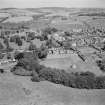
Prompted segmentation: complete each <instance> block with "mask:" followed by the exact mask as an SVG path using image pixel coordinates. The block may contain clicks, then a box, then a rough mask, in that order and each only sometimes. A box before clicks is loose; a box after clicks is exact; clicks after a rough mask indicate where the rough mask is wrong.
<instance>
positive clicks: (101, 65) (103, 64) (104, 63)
mask: <svg viewBox="0 0 105 105" xmlns="http://www.w3.org/2000/svg"><path fill="white" fill-rule="evenodd" d="M96 63H97V66H98V67H99V68H100V70H101V71H103V72H105V60H97V61H96Z"/></svg>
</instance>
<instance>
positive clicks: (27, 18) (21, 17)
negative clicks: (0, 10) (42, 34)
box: [4, 16, 33, 23]
mask: <svg viewBox="0 0 105 105" xmlns="http://www.w3.org/2000/svg"><path fill="white" fill-rule="evenodd" d="M32 19H33V18H32V17H28V16H27V17H26V16H20V17H13V18H12V17H11V18H9V19H7V20H5V21H4V23H6V22H10V23H12V22H13V23H19V22H24V21H31V20H32Z"/></svg>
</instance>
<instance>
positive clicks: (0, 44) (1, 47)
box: [0, 42, 4, 50]
mask: <svg viewBox="0 0 105 105" xmlns="http://www.w3.org/2000/svg"><path fill="white" fill-rule="evenodd" d="M1 49H4V46H3V44H2V43H1V42H0V50H1Z"/></svg>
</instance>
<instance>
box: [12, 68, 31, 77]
mask: <svg viewBox="0 0 105 105" xmlns="http://www.w3.org/2000/svg"><path fill="white" fill-rule="evenodd" d="M11 71H12V72H13V74H15V75H19V76H32V71H28V70H25V69H24V68H22V67H19V66H17V67H15V68H13V69H12V70H11Z"/></svg>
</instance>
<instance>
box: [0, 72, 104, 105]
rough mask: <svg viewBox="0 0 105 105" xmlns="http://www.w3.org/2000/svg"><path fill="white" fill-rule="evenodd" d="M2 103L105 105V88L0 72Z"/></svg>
mask: <svg viewBox="0 0 105 105" xmlns="http://www.w3.org/2000/svg"><path fill="white" fill-rule="evenodd" d="M0 84H1V85H0V104H1V105H105V100H104V98H105V90H97V89H94V90H86V89H73V88H69V87H64V86H61V85H59V84H53V83H50V82H47V81H42V82H38V83H37V82H34V83H32V82H31V81H30V79H29V77H19V76H14V75H12V74H10V73H6V74H0Z"/></svg>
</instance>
